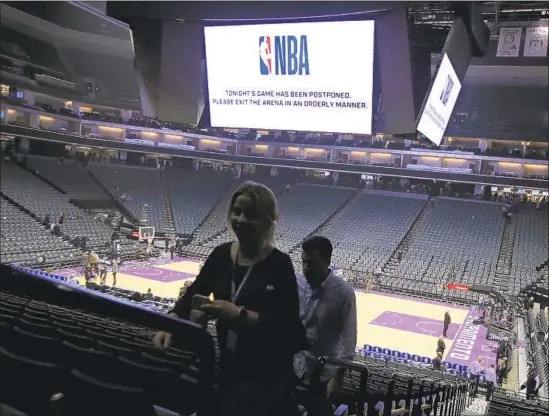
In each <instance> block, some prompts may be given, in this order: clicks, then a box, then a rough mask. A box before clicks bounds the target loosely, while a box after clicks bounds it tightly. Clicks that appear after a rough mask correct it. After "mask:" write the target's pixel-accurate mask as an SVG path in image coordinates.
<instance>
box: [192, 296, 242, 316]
mask: <svg viewBox="0 0 549 416" xmlns="http://www.w3.org/2000/svg"><path fill="white" fill-rule="evenodd" d="M200 310H201V311H204V312H206V313H208V314H209V315H211V316H213V317H214V318H217V319H234V318H236V317H237V316H238V312H239V311H240V307H239V306H236V305H235V304H234V303H231V302H229V301H226V300H214V301H212V302H210V303H207V304H204V305H202V306H200Z"/></svg>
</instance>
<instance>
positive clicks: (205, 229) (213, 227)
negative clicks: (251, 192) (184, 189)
mask: <svg viewBox="0 0 549 416" xmlns="http://www.w3.org/2000/svg"><path fill="white" fill-rule="evenodd" d="M249 179H250V180H256V181H257V182H260V183H262V184H264V185H266V186H268V187H269V188H270V189H271V190H272V191H273V192H274V194H275V195H279V194H280V193H281V192H282V191H283V189H284V187H285V186H286V184H287V183H288V182H287V180H285V179H284V178H281V177H278V176H268V177H265V178H260V179H258V178H249ZM244 180H246V178H241V179H240V180H238V181H234V182H233V183H232V184H231V185H230V186H229V188H228V189H227V191H225V193H224V195H222V196H221V198H220V199H219V202H218V203H217V204H216V205H215V206H214V207H213V209H212V210H211V212H210V214H209V215H208V217H207V218H206V220H205V221H204V223H203V224H202V225H201V226H200V227H199V228H198V230H196V232H195V233H194V236H193V237H194V238H193V242H192V243H191V244H190V245H189V246H188V247H187V249H186V251H187V252H189V253H190V254H193V255H198V256H201V257H205V256H207V255H208V254H209V253H210V251H211V244H209V243H208V241H210V240H211V239H212V238H213V237H216V236H218V235H219V234H221V233H224V235H225V239H227V241H229V239H231V238H232V237H231V236H230V233H228V232H227V212H228V210H229V204H230V202H231V197H232V195H233V193H234V191H236V189H237V188H238V187H239V186H240V185H241V184H242V183H243V181H244Z"/></svg>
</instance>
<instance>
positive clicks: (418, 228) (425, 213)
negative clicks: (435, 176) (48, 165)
mask: <svg viewBox="0 0 549 416" xmlns="http://www.w3.org/2000/svg"><path fill="white" fill-rule="evenodd" d="M432 212H433V206H432V205H431V200H429V201H427V203H426V204H425V206H424V207H423V210H422V211H421V213H420V214H419V215H418V217H417V219H416V221H415V222H414V224H413V225H412V226H411V227H410V231H408V233H407V234H406V236H405V237H404V238H403V239H402V242H401V243H400V245H399V246H398V248H397V249H396V250H395V252H394V253H393V255H392V256H391V257H390V258H389V261H388V262H387V263H386V264H385V266H384V267H382V269H381V271H382V275H388V276H393V277H398V276H396V273H395V272H396V270H397V268H398V257H397V256H398V252H399V251H400V252H402V257H404V256H405V255H406V253H407V252H408V249H409V248H410V244H411V243H412V241H414V240H415V238H416V236H417V235H418V234H420V233H421V232H422V231H423V228H424V227H425V222H426V220H427V219H428V218H429V215H431V213H432Z"/></svg>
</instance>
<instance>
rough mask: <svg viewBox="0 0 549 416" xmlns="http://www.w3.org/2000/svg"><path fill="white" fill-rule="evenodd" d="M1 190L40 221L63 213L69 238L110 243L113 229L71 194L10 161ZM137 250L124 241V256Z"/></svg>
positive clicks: (101, 244)
mask: <svg viewBox="0 0 549 416" xmlns="http://www.w3.org/2000/svg"><path fill="white" fill-rule="evenodd" d="M0 184H1V187H0V189H1V191H2V193H3V194H4V195H5V196H6V197H8V198H9V199H11V200H13V201H15V202H16V203H17V204H20V205H21V206H23V207H24V208H25V209H27V210H29V211H30V212H32V213H33V214H34V215H36V216H37V217H38V218H39V219H40V220H43V219H44V218H45V217H46V215H49V216H50V220H51V221H52V222H53V221H55V222H57V220H58V218H59V217H60V216H61V214H65V221H64V223H63V224H62V225H60V228H61V233H62V235H64V236H66V237H68V238H76V237H87V238H88V247H89V248H92V247H93V248H95V249H97V250H101V249H103V247H105V246H106V245H107V244H109V243H110V239H111V235H112V228H111V227H109V226H107V225H105V224H103V223H100V222H98V221H96V220H95V219H94V217H93V216H92V215H90V214H88V213H87V212H85V211H82V210H81V209H79V208H78V207H76V206H75V205H73V204H71V203H70V202H69V196H68V195H65V194H62V193H60V192H58V191H57V190H55V189H53V188H52V187H50V186H49V185H48V184H46V183H45V182H44V181H42V180H41V179H39V178H38V177H37V176H35V175H33V174H32V173H30V172H28V171H26V170H24V169H22V168H20V167H19V166H17V165H14V164H11V163H3V164H2V175H1V177H0ZM136 252H137V247H136V245H135V244H134V243H130V242H129V241H125V242H124V244H122V255H123V256H130V255H133V254H135V253H136Z"/></svg>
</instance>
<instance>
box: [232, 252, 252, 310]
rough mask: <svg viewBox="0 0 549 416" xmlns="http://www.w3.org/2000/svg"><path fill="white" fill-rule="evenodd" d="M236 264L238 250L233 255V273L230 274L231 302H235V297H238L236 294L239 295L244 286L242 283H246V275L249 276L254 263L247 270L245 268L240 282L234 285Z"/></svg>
mask: <svg viewBox="0 0 549 416" xmlns="http://www.w3.org/2000/svg"><path fill="white" fill-rule="evenodd" d="M237 265H238V251H237V252H236V254H235V257H234V267H233V275H232V278H231V302H232V303H235V302H236V299H238V295H240V292H241V290H242V288H243V287H244V284H246V281H247V280H248V277H250V274H251V273H252V270H253V268H254V264H252V265H250V266H249V267H248V270H246V273H245V274H244V277H243V278H242V281H241V282H240V284H239V285H238V287H236V282H235V280H236V279H235V277H236V276H235V270H236V267H237Z"/></svg>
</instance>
